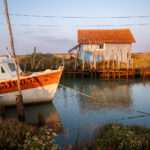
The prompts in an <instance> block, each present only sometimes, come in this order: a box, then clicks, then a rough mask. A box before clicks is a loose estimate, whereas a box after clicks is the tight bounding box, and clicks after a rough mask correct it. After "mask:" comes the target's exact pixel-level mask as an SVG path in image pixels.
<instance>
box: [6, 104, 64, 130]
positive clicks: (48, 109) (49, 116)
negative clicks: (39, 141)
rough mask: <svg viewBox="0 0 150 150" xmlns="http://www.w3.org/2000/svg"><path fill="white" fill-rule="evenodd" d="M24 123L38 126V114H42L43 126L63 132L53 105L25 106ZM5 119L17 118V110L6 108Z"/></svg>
mask: <svg viewBox="0 0 150 150" xmlns="http://www.w3.org/2000/svg"><path fill="white" fill-rule="evenodd" d="M24 110H25V117H26V122H27V123H29V124H32V125H38V114H39V113H41V112H42V113H43V114H44V123H45V126H47V127H49V128H57V129H58V130H59V131H61V130H63V127H62V124H61V120H60V117H59V115H58V113H57V110H56V108H55V106H54V105H53V103H46V104H36V105H25V108H24ZM5 117H6V118H17V117H18V114H17V110H16V108H15V107H10V108H9V107H8V108H6V114H5Z"/></svg>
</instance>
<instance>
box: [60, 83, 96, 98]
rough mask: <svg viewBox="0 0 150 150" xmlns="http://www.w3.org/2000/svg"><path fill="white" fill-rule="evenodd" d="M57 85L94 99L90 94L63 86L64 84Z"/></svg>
mask: <svg viewBox="0 0 150 150" xmlns="http://www.w3.org/2000/svg"><path fill="white" fill-rule="evenodd" d="M59 86H61V87H64V88H67V89H70V90H71V91H73V92H76V93H79V94H81V95H83V96H86V97H89V98H91V99H94V98H93V97H92V96H90V95H87V94H85V93H83V92H80V91H77V90H74V89H72V88H70V87H67V86H65V85H62V84H59Z"/></svg>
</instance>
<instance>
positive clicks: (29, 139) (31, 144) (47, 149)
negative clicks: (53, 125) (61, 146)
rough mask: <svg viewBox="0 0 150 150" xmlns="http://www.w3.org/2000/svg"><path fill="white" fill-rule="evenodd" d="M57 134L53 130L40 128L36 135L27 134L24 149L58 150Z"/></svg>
mask: <svg viewBox="0 0 150 150" xmlns="http://www.w3.org/2000/svg"><path fill="white" fill-rule="evenodd" d="M55 136H56V133H55V132H53V131H52V130H51V129H47V128H40V129H39V131H38V132H37V133H36V134H35V135H33V136H32V135H31V136H30V134H27V136H26V140H25V141H24V149H25V150H30V149H40V150H56V149H57V148H58V145H56V144H54V143H55V140H54V137H55Z"/></svg>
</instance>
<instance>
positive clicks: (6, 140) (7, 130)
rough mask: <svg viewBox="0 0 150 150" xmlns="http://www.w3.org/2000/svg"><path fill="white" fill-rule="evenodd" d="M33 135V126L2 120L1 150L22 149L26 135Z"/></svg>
mask: <svg viewBox="0 0 150 150" xmlns="http://www.w3.org/2000/svg"><path fill="white" fill-rule="evenodd" d="M27 133H30V134H33V133H34V130H33V128H32V127H31V126H29V125H27V124H25V123H21V122H19V121H17V120H16V119H6V120H4V121H3V120H0V149H17V148H18V149H21V148H22V146H23V143H24V140H25V138H26V134H27Z"/></svg>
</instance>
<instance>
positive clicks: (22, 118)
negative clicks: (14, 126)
mask: <svg viewBox="0 0 150 150" xmlns="http://www.w3.org/2000/svg"><path fill="white" fill-rule="evenodd" d="M16 104H17V105H16V107H17V112H18V120H19V121H22V122H24V121H25V114H24V105H23V99H22V95H16Z"/></svg>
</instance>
